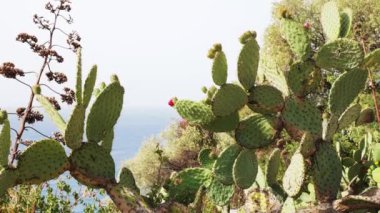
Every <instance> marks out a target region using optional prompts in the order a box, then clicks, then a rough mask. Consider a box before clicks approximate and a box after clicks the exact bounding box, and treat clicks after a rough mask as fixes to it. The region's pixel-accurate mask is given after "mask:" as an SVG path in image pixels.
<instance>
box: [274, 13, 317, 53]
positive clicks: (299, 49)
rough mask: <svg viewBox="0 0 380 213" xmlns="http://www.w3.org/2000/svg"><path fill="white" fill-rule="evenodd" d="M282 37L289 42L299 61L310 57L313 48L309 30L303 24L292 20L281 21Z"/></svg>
mask: <svg viewBox="0 0 380 213" xmlns="http://www.w3.org/2000/svg"><path fill="white" fill-rule="evenodd" d="M280 29H281V35H282V36H283V38H284V39H285V40H286V41H287V42H288V44H289V46H290V49H291V50H292V51H293V52H294V54H295V55H296V56H297V58H298V59H302V60H305V59H306V58H308V57H309V54H310V51H311V47H310V39H309V35H308V32H307V30H306V29H305V28H304V27H303V26H302V24H300V23H298V22H296V21H293V20H291V19H283V20H281V25H280Z"/></svg>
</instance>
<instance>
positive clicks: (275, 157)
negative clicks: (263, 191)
mask: <svg viewBox="0 0 380 213" xmlns="http://www.w3.org/2000/svg"><path fill="white" fill-rule="evenodd" d="M280 165H281V151H280V150H279V149H277V148H276V149H274V150H273V151H272V153H271V154H270V156H269V160H268V163H267V165H266V168H265V179H266V181H267V183H268V185H269V186H271V185H274V184H277V175H278V171H279V170H280Z"/></svg>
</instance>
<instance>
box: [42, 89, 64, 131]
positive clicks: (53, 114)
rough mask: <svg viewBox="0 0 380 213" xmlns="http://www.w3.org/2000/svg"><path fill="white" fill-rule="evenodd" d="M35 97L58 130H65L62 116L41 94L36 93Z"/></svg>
mask: <svg viewBox="0 0 380 213" xmlns="http://www.w3.org/2000/svg"><path fill="white" fill-rule="evenodd" d="M36 99H37V101H38V102H39V103H40V104H41V106H42V107H43V108H44V109H45V111H46V113H47V114H48V115H49V117H50V118H51V119H52V121H53V122H54V124H55V125H56V126H57V127H58V129H59V131H61V132H65V129H66V122H65V120H63V118H62V116H61V115H60V114H59V113H58V111H57V110H56V109H55V108H54V106H53V105H52V104H51V103H50V101H49V100H48V99H47V98H46V97H45V96H42V95H36Z"/></svg>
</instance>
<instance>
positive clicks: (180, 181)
mask: <svg viewBox="0 0 380 213" xmlns="http://www.w3.org/2000/svg"><path fill="white" fill-rule="evenodd" d="M211 178H212V172H211V171H210V170H208V169H204V168H190V169H184V170H182V171H181V172H179V173H178V174H176V175H175V176H174V177H173V178H172V179H171V181H170V183H169V186H168V187H169V190H168V193H169V197H170V198H172V199H173V200H174V201H176V202H179V203H182V204H186V205H187V204H190V203H192V202H193V201H194V199H195V195H196V193H197V191H198V189H199V188H200V187H201V186H202V185H204V186H209V185H210V183H211Z"/></svg>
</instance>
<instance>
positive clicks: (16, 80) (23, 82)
mask: <svg viewBox="0 0 380 213" xmlns="http://www.w3.org/2000/svg"><path fill="white" fill-rule="evenodd" d="M14 79H15V80H16V81H18V82H20V83H21V84H24V85H25V86H27V87H29V88H30V89H32V87H31V86H30V85H29V84H27V83H25V82H23V81H21V80H20V79H18V78H14Z"/></svg>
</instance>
